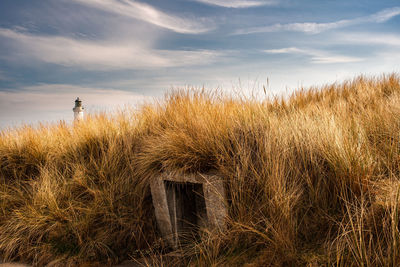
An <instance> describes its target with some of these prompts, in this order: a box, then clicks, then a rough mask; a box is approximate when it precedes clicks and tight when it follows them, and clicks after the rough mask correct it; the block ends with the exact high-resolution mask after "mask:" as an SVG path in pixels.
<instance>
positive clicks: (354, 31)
mask: <svg viewBox="0 0 400 267" xmlns="http://www.w3.org/2000/svg"><path fill="white" fill-rule="evenodd" d="M399 66H400V2H399V1H398V0H381V1H373V0H354V1H348V0H147V1H144V0H142V1H134V0H41V1H31V0H19V1H15V0H1V1H0V128H5V127H8V126H15V125H19V124H21V123H36V122H37V121H57V120H60V119H64V120H67V121H69V120H70V119H72V117H73V114H72V107H73V104H74V99H75V97H76V96H80V97H81V98H82V99H83V101H84V105H85V106H86V108H87V109H88V110H89V111H91V112H95V111H99V110H112V109H114V108H116V107H122V106H124V105H125V104H133V105H135V104H136V103H142V102H143V101H150V100H151V99H154V98H157V97H161V96H162V95H163V94H164V93H165V92H166V91H168V90H170V89H171V88H182V87H196V88H199V87H203V86H204V87H206V88H208V89H213V88H219V89H220V90H223V91H227V92H233V93H244V94H248V93H250V92H254V91H257V90H260V88H262V85H267V79H268V81H269V83H268V90H269V92H271V93H276V94H279V93H288V92H290V91H292V90H294V89H296V88H298V87H300V86H310V85H318V84H325V83H330V82H335V81H341V80H343V79H346V78H351V77H353V76H354V75H358V74H361V73H364V74H368V75H374V74H381V73H383V72H398V71H400V67H399Z"/></svg>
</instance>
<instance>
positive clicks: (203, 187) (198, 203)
mask: <svg viewBox="0 0 400 267" xmlns="http://www.w3.org/2000/svg"><path fill="white" fill-rule="evenodd" d="M150 188H151V195H152V199H153V205H154V210H155V215H156V219H157V224H158V227H159V229H160V232H161V234H162V236H163V237H164V238H165V239H166V240H167V241H168V243H169V244H170V245H171V246H172V247H174V248H178V247H179V246H180V245H182V244H185V243H186V242H187V241H188V240H192V239H193V238H198V237H199V229H201V228H208V229H215V228H217V229H220V230H222V229H224V228H225V219H226V215H227V209H226V199H225V188H224V184H223V181H222V180H221V179H220V178H219V177H218V176H217V175H214V174H181V173H164V174H161V175H160V176H158V177H153V179H152V180H151V182H150Z"/></svg>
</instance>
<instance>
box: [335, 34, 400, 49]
mask: <svg viewBox="0 0 400 267" xmlns="http://www.w3.org/2000/svg"><path fill="white" fill-rule="evenodd" d="M332 41H334V42H336V43H343V42H345V43H351V44H364V45H376V44H380V45H387V46H400V35H398V34H391V33H365V32H351V33H341V34H337V35H336V37H335V38H334V39H333V40H332Z"/></svg>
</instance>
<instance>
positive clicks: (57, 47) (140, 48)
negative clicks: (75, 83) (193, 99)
mask: <svg viewBox="0 0 400 267" xmlns="http://www.w3.org/2000/svg"><path fill="white" fill-rule="evenodd" d="M0 38H6V39H7V40H8V41H11V42H12V44H13V47H14V51H11V52H10V53H11V55H5V54H3V57H6V56H8V57H9V58H11V60H15V61H17V62H26V61H27V60H32V59H33V60H36V61H40V62H45V63H54V64H59V65H63V66H74V67H81V68H84V69H89V70H118V69H149V68H155V67H173V66H184V65H198V64H206V63H210V62H212V61H214V60H215V59H216V58H217V57H218V56H219V55H220V53H218V52H215V51H209V50H196V51H184V50H155V49H151V48H150V47H147V46H145V45H142V44H140V42H138V41H136V42H126V43H118V44H116V43H109V42H104V41H103V42H95V41H86V40H77V39H72V38H66V37H60V36H43V35H32V34H27V33H20V32H16V31H13V30H9V29H2V28H0ZM12 53H13V54H12ZM0 57H1V55H0Z"/></svg>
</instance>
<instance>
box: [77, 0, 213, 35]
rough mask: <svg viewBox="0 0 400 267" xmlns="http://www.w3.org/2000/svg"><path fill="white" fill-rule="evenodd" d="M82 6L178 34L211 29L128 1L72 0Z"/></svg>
mask: <svg viewBox="0 0 400 267" xmlns="http://www.w3.org/2000/svg"><path fill="white" fill-rule="evenodd" d="M74 1H76V2H79V3H81V4H83V5H87V6H91V7H94V8H97V9H101V10H104V11H107V12H112V13H114V14H118V15H121V16H125V17H130V18H134V19H138V20H142V21H145V22H148V23H151V24H154V25H157V26H159V27H162V28H166V29H169V30H172V31H175V32H178V33H187V34H197V33H202V32H206V31H209V30H211V29H212V27H210V26H206V25H204V23H201V22H199V19H197V20H193V19H184V18H181V17H177V16H173V15H169V14H166V13H164V12H162V11H160V10H158V9H156V8H154V7H152V6H150V5H148V4H144V3H139V2H136V1H130V0H120V1H116V0H74Z"/></svg>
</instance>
